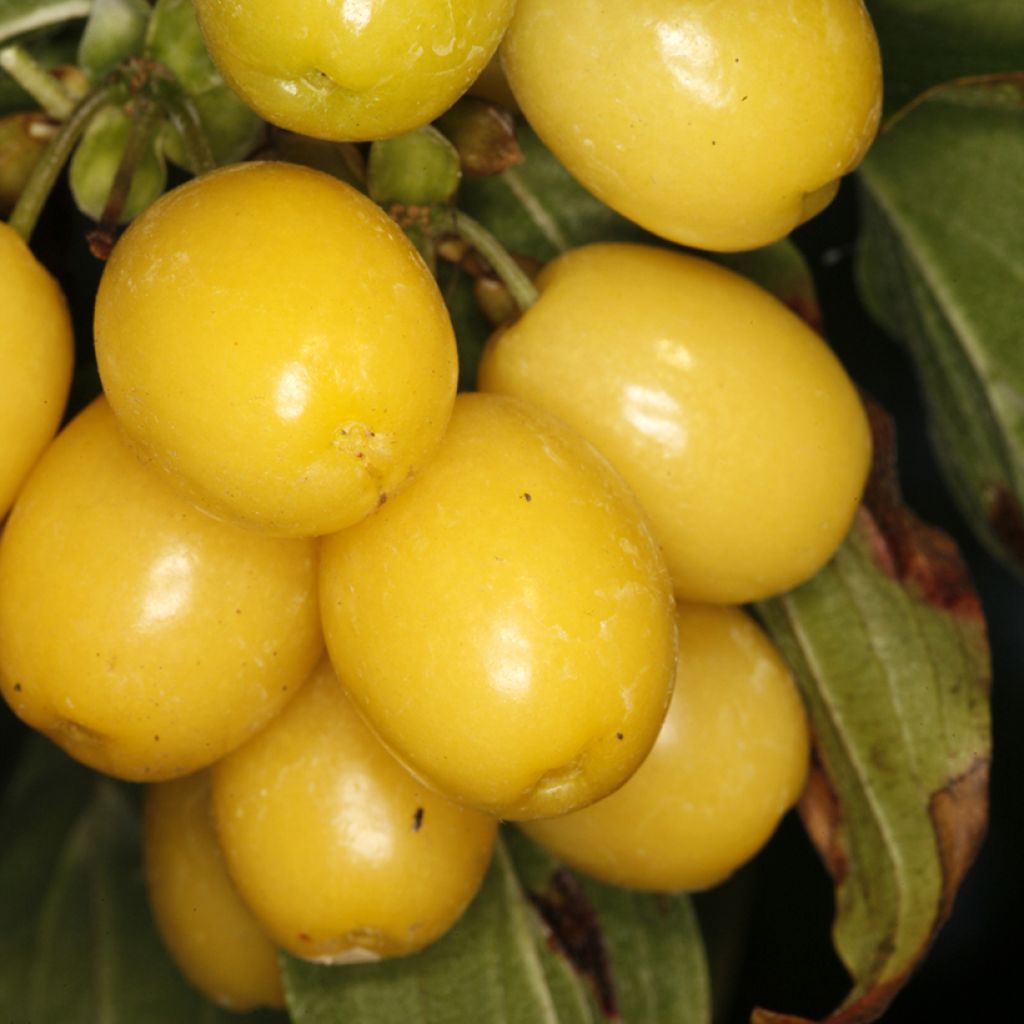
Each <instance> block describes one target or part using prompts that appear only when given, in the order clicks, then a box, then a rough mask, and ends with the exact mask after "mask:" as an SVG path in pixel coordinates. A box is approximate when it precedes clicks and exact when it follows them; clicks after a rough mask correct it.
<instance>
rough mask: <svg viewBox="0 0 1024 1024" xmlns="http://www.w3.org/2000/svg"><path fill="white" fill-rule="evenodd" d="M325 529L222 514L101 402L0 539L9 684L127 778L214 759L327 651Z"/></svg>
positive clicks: (25, 492)
mask: <svg viewBox="0 0 1024 1024" xmlns="http://www.w3.org/2000/svg"><path fill="white" fill-rule="evenodd" d="M315 584H316V550H315V544H314V542H313V541H310V540H292V539H282V538H275V537H267V536H264V535H262V534H258V533H253V532H251V531H247V530H241V529H239V528H238V527H235V526H231V525H230V524H228V523H222V522H218V521H217V520H215V519H212V518H210V517H209V516H207V515H205V514H204V513H202V512H200V511H199V510H198V509H196V508H194V507H193V506H192V505H190V504H189V503H188V502H186V501H185V500H184V499H182V498H181V497H180V496H179V495H178V494H177V493H176V492H175V491H174V490H173V489H172V488H171V487H170V486H169V485H168V484H167V483H166V481H165V480H164V479H163V478H162V477H161V476H160V475H158V474H156V473H153V472H152V470H150V469H148V468H147V467H145V466H144V465H142V464H141V463H140V462H138V460H136V459H135V457H134V456H133V455H132V453H131V451H130V450H129V449H128V447H127V446H126V445H125V444H124V443H123V441H122V440H121V438H120V435H119V431H118V429H117V424H116V421H115V419H114V416H113V414H112V413H111V411H110V408H109V406H108V405H107V403H106V402H105V400H104V399H102V398H99V399H97V400H96V401H95V402H93V403H92V405H90V406H89V407H88V408H86V409H85V411H83V412H82V413H81V414H80V415H79V416H78V417H76V418H75V419H74V420H73V421H72V422H71V423H70V424H69V425H68V426H67V427H66V428H65V429H64V430H63V431H62V432H61V434H60V435H59V436H58V437H57V439H56V440H55V441H54V442H53V444H52V445H51V446H50V447H49V448H48V449H47V451H46V454H45V455H44V456H43V458H42V459H41V460H40V461H39V463H38V464H37V465H36V468H35V469H34V470H33V472H32V475H31V476H30V477H29V479H28V481H27V482H26V484H25V486H24V488H23V489H22V491H21V494H20V495H19V497H18V501H17V503H16V504H15V506H14V510H13V511H12V512H11V516H10V519H9V520H8V523H7V528H6V530H5V531H4V535H3V538H2V540H0V690H2V692H3V696H4V698H5V699H6V701H7V703H8V704H9V705H10V706H11V708H12V709H13V710H14V712H15V713H16V714H17V715H18V716H19V717H20V718H22V719H23V720H24V721H25V722H27V723H28V724H29V725H31V726H33V727H35V728H36V729H39V730H40V731H41V732H44V733H46V735H48V736H49V737H50V738H51V739H52V740H53V741H54V742H56V743H57V744H58V745H59V746H61V747H63V748H64V749H65V750H66V751H67V752H68V753H69V754H71V756H72V757H75V758H77V759H78V760H80V761H83V762H84V763H85V764H87V765H89V766H90V767H93V768H96V769H98V770H99V771H102V772H106V773H108V774H111V775H116V776H119V777H121V778H124V779H133V780H139V781H156V780H161V779H168V778H173V777H176V776H180V775H185V774H187V773H189V772H192V771H195V770H197V769H199V768H202V767H205V766H206V765H208V764H210V763H212V762H213V761H215V760H216V759H217V758H219V757H222V756H223V755H224V754H226V753H227V752H228V751H229V750H233V749H234V748H235V747H237V746H238V745H239V744H241V743H243V742H244V741H245V740H246V739H248V738H249V737H250V736H251V735H252V734H253V733H254V732H255V731H256V730H258V729H260V728H261V727H262V726H264V725H265V724H266V723H267V722H268V721H270V719H271V718H273V717H274V716H275V715H276V714H277V713H278V712H279V711H280V710H281V708H282V707H283V706H284V705H285V703H286V702H287V701H288V700H289V699H291V697H292V696H293V695H294V693H295V691H296V689H297V688H298V687H299V686H300V685H301V684H302V682H303V681H304V680H305V678H306V676H307V675H308V673H309V670H310V668H311V666H312V665H313V664H315V662H316V660H317V658H318V657H319V655H320V652H321V650H322V647H323V640H322V635H321V632H320V626H319V621H318V616H317V609H316V597H315Z"/></svg>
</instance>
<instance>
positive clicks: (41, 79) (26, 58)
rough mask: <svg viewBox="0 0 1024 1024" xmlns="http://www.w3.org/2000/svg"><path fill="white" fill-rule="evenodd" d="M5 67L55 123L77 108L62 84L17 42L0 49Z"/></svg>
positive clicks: (1, 64)
mask: <svg viewBox="0 0 1024 1024" xmlns="http://www.w3.org/2000/svg"><path fill="white" fill-rule="evenodd" d="M0 68H3V69H4V71H6V72H7V74H9V75H10V76H11V78H13V79H14V80H15V81H16V82H17V83H18V85H20V86H21V87H22V89H24V90H25V92H27V93H28V94H29V95H30V96H31V97H32V99H34V100H35V101H36V103H38V104H39V106H40V107H42V108H43V110H45V111H46V113H47V114H49V115H50V117H52V118H53V119H54V120H55V121H63V120H64V119H65V118H67V117H68V116H69V115H70V114H71V111H72V110H74V109H75V101H74V100H73V99H72V98H71V97H70V96H69V95H68V94H67V93H66V92H65V91H64V87H63V86H62V85H61V84H60V82H59V81H58V80H57V79H56V78H54V76H53V75H51V74H50V72H49V71H47V70H46V68H44V67H43V66H42V64H40V63H39V62H38V61H37V60H36V59H35V58H34V57H33V56H32V54H30V53H29V52H28V50H26V49H25V47H24V46H19V45H18V44H17V43H12V44H11V45H10V46H5V47H4V48H3V49H0Z"/></svg>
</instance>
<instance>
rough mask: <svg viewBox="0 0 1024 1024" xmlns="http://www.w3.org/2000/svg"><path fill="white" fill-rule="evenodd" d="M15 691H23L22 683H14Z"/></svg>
mask: <svg viewBox="0 0 1024 1024" xmlns="http://www.w3.org/2000/svg"><path fill="white" fill-rule="evenodd" d="M14 692H15V693H21V683H15V684H14Z"/></svg>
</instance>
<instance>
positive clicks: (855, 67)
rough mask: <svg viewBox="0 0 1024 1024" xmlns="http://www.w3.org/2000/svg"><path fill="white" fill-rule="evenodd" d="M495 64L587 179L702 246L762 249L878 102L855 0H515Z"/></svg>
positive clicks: (813, 197)
mask: <svg viewBox="0 0 1024 1024" xmlns="http://www.w3.org/2000/svg"><path fill="white" fill-rule="evenodd" d="M502 59H503V62H504V65H505V71H506V73H507V75H508V80H509V84H510V85H511V87H512V91H513V93H514V94H515V97H516V99H517V100H518V102H519V105H520V107H521V108H522V110H523V113H524V114H525V115H526V117H527V119H528V120H529V121H530V123H531V124H532V125H533V127H534V129H535V130H536V131H537V134H538V135H540V137H541V138H542V139H543V140H544V141H545V142H546V143H547V144H548V146H550V148H551V149H552V150H554V152H555V154H556V155H557V156H558V157H559V159H560V160H561V161H562V162H563V163H564V164H565V166H566V167H567V168H568V169H569V170H570V171H571V172H572V173H573V174H574V175H575V176H576V177H577V178H578V179H579V181H580V182H581V183H582V184H583V185H584V186H586V187H587V188H588V189H590V191H591V192H593V193H594V194H595V195H596V196H598V198H600V199H602V200H604V201H605V202H606V203H607V204H608V205H609V206H611V207H613V208H614V209H616V210H618V211H619V212H620V213H622V214H623V215H625V216H626V217H629V218H631V219H632V220H634V221H636V222H637V223H639V224H641V225H643V226H644V227H645V228H647V229H648V230H649V231H653V232H654V233H656V234H659V235H662V236H664V237H665V238H670V239H672V240H673V241H676V242H681V243H683V244H684V245H692V246H697V247H698V248H704V249H715V250H731V249H750V248H755V247H757V246H760V245H766V244H767V243H769V242H772V241H775V240H777V239H779V238H781V237H783V236H784V235H786V234H788V233H789V232H790V231H791V230H792V229H793V228H795V227H796V226H797V225H798V224H801V223H803V221H805V220H807V219H808V218H809V217H812V216H814V214H816V213H818V212H819V211H820V210H821V209H823V208H824V207H825V206H826V205H827V204H828V203H829V202H830V201H831V199H832V197H833V196H834V195H835V192H836V188H837V182H838V179H839V178H840V177H841V176H842V175H844V174H846V173H847V172H849V171H851V170H852V169H853V168H854V167H856V165H857V164H858V163H859V162H860V160H861V158H862V157H863V156H864V153H865V152H866V150H867V148H868V146H869V144H870V143H871V140H872V138H873V137H874V134H875V131H876V128H877V126H878V118H879V113H880V110H881V90H882V75H881V64H880V59H879V51H878V42H877V40H876V38H875V32H874V28H873V27H872V24H871V20H870V18H869V17H868V14H867V12H866V10H865V8H864V4H863V3H862V2H861V0H793V2H788V3H779V2H778V0H519V3H518V6H517V8H516V13H515V16H514V17H513V19H512V24H511V26H510V28H509V31H508V35H507V36H506V37H505V42H504V44H503V45H502Z"/></svg>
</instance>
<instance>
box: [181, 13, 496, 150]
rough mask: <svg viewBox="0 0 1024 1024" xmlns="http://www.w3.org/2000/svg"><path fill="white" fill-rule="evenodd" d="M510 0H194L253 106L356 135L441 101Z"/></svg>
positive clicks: (319, 131) (377, 132) (210, 39)
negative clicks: (341, 0)
mask: <svg viewBox="0 0 1024 1024" xmlns="http://www.w3.org/2000/svg"><path fill="white" fill-rule="evenodd" d="M514 6H515V3H514V0H387V2H386V3H381V2H379V0H344V2H343V3H340V4H338V3H335V2H332V0H290V2H288V3H282V0H247V2H246V3H244V4H239V3H235V2H232V0H196V13H197V14H198V15H199V23H200V25H201V26H202V29H203V34H204V36H205V37H206V45H207V47H208V48H209V50H210V54H211V56H212V57H213V59H214V61H215V62H216V63H217V66H218V67H219V68H220V70H221V72H222V73H223V75H224V77H225V78H226V79H227V80H228V82H229V83H230V84H231V85H232V86H233V87H234V89H235V90H236V91H237V92H238V93H239V94H240V95H241V96H242V98H243V99H244V100H245V101H246V103H248V104H249V105H250V106H251V107H252V108H253V109H254V110H255V111H256V112H257V113H258V114H259V115H260V116H261V117H263V118H265V119H266V120H268V121H270V122H272V123H273V124H277V125H280V126H281V127H283V128H290V129H291V130H292V131H296V132H301V133H302V134H304V135H313V136H316V137H318V138H323V139H336V140H349V141H353V142H355V141H363V140H368V139H381V138H386V137H388V136H391V135H397V134H399V133H400V132H406V131H411V130H412V129H414V128H419V127H421V126H422V125H425V124H426V123H427V122H428V121H432V120H433V119H434V118H435V117H437V116H438V115H439V114H441V113H443V112H444V111H445V110H447V108H448V107H450V106H451V105H452V103H454V102H455V101H456V100H457V99H458V98H459V96H461V95H462V93H463V92H465V91H466V89H467V87H468V86H469V84H470V83H471V82H472V81H473V79H474V78H476V76H477V75H478V74H479V73H480V71H481V69H482V68H483V67H484V65H485V64H486V63H487V61H488V59H489V58H490V56H491V55H492V54H493V53H494V51H495V50H496V49H497V46H498V43H499V41H500V40H501V37H502V34H503V33H504V31H505V29H506V27H507V26H508V22H509V18H511V16H512V10H513V7H514Z"/></svg>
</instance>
